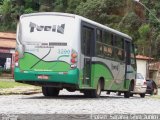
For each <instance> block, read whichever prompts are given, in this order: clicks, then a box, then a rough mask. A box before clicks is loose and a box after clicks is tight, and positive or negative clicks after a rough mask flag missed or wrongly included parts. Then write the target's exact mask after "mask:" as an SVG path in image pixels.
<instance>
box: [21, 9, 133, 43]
mask: <svg viewBox="0 0 160 120" xmlns="http://www.w3.org/2000/svg"><path fill="white" fill-rule="evenodd" d="M39 15H55V16H65V17H71V18H78V19H80V20H83V21H84V22H88V23H90V24H93V25H95V26H97V27H100V28H103V29H105V30H108V31H110V32H112V33H115V34H118V35H120V36H123V37H125V38H128V39H130V40H132V38H131V37H130V36H129V35H127V34H125V33H122V32H120V31H117V30H115V29H112V28H110V27H107V26H105V25H102V24H100V23H98V22H95V21H93V20H90V19H87V18H85V17H82V16H79V15H75V14H70V13H60V12H39V13H31V14H24V15H22V16H21V17H20V19H22V18H23V17H29V16H39Z"/></svg>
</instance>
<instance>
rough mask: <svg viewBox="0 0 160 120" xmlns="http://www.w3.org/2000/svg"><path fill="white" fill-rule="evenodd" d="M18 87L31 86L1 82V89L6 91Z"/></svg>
mask: <svg viewBox="0 0 160 120" xmlns="http://www.w3.org/2000/svg"><path fill="white" fill-rule="evenodd" d="M17 86H31V85H27V84H23V83H17V82H14V81H0V89H4V88H14V87H17Z"/></svg>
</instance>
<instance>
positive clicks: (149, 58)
mask: <svg viewBox="0 0 160 120" xmlns="http://www.w3.org/2000/svg"><path fill="white" fill-rule="evenodd" d="M136 59H139V60H152V59H153V58H151V57H147V56H144V55H136Z"/></svg>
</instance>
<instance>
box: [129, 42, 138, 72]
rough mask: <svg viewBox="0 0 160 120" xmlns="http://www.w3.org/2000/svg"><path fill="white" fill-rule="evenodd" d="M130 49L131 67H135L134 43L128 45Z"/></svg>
mask: <svg viewBox="0 0 160 120" xmlns="http://www.w3.org/2000/svg"><path fill="white" fill-rule="evenodd" d="M130 49H131V50H130V51H131V65H132V67H133V68H135V69H136V67H137V66H136V57H135V51H134V45H133V44H131V47H130Z"/></svg>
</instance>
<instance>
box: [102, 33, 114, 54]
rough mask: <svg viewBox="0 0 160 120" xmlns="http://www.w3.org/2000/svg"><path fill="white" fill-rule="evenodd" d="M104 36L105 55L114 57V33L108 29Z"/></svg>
mask: <svg viewBox="0 0 160 120" xmlns="http://www.w3.org/2000/svg"><path fill="white" fill-rule="evenodd" d="M103 36H104V37H103V38H104V44H105V45H104V55H105V56H106V57H112V53H113V50H112V49H113V48H112V39H113V35H112V34H111V33H109V32H107V31H105V32H104V34H103Z"/></svg>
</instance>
